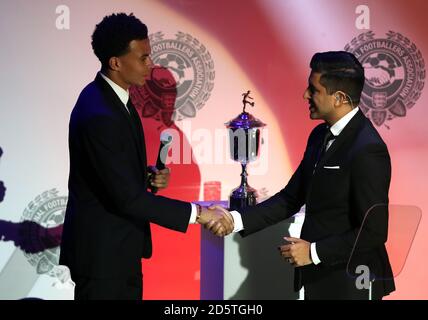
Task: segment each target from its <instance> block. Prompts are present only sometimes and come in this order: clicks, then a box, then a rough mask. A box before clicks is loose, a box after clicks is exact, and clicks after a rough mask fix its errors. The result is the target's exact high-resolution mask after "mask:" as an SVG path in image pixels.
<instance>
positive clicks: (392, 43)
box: [345, 31, 425, 128]
mask: <svg viewBox="0 0 428 320" xmlns="http://www.w3.org/2000/svg"><path fill="white" fill-rule="evenodd" d="M345 50H346V51H348V52H351V53H353V54H354V55H355V56H356V57H357V58H358V60H359V61H360V62H361V64H362V65H363V67H364V72H365V77H366V81H365V85H364V89H363V92H362V95H361V101H360V105H359V107H360V108H361V110H362V111H363V112H364V113H365V114H366V116H367V117H368V118H370V119H371V120H372V122H373V123H375V124H376V125H377V126H381V125H385V126H386V127H387V128H389V127H388V126H387V125H386V123H385V122H386V121H389V120H392V119H394V118H395V117H404V116H406V113H407V109H410V108H411V107H413V105H414V104H415V103H416V101H417V100H418V98H419V97H420V95H421V92H422V89H423V87H424V83H425V80H424V79H425V62H424V59H423V57H422V54H421V52H420V51H419V50H418V49H417V48H416V45H415V44H414V43H412V42H411V41H410V40H409V39H408V38H406V37H404V36H403V35H401V34H400V33H397V32H393V31H389V32H388V33H387V34H386V38H375V35H374V33H373V32H372V31H369V32H366V33H363V34H360V35H359V36H358V37H356V38H354V39H352V41H351V42H350V43H348V44H347V45H346V46H345Z"/></svg>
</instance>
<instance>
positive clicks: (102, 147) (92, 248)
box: [60, 13, 232, 299]
mask: <svg viewBox="0 0 428 320" xmlns="http://www.w3.org/2000/svg"><path fill="white" fill-rule="evenodd" d="M92 48H93V50H94V53H95V55H96V56H97V57H98V59H99V60H100V62H101V71H100V72H99V73H98V74H97V76H96V78H95V80H94V81H93V82H91V83H90V84H88V85H87V86H86V87H85V88H84V89H83V91H82V92H81V94H80V96H79V98H78V100H77V102H76V105H75V106H74V109H73V111H72V113H71V117H70V125H69V151H70V175H69V183H68V187H69V198H68V203H67V210H66V214H65V221H64V229H63V234H62V241H61V255H60V264H64V265H66V266H68V267H69V269H70V272H71V277H72V279H73V281H74V282H75V283H76V287H75V298H76V299H141V298H142V273H141V258H142V257H144V258H149V257H150V256H151V255H152V242H151V233H150V223H156V224H158V225H160V226H163V227H165V228H169V229H172V230H176V231H180V232H186V230H187V227H188V225H189V223H200V224H206V223H207V222H208V221H215V220H218V219H220V218H222V217H225V213H224V212H222V211H221V210H218V209H213V210H210V209H208V208H204V207H201V206H199V205H197V204H191V203H187V202H183V201H179V200H173V199H169V198H166V197H162V196H157V195H154V194H152V193H151V192H149V191H148V189H147V188H148V186H149V184H151V185H152V186H154V187H157V188H159V189H162V188H165V187H166V186H167V185H168V180H169V170H168V169H165V170H162V171H159V172H157V173H155V176H154V178H153V179H152V180H150V181H149V180H148V170H147V163H146V146H145V141H144V131H143V127H142V124H141V121H140V118H139V116H138V114H137V111H136V109H135V108H134V106H133V105H132V103H131V100H130V99H129V91H128V89H129V87H130V86H131V85H139V86H142V85H143V84H144V82H145V79H146V77H147V76H148V75H149V73H150V70H151V68H152V61H151V59H150V54H151V48H150V42H149V39H148V37H147V27H146V26H145V25H144V24H143V23H142V22H141V21H140V20H138V19H137V18H136V17H135V16H134V15H132V14H130V15H126V14H124V13H120V14H113V15H110V16H107V17H104V19H103V20H102V21H101V22H100V23H99V24H98V25H97V26H96V28H95V31H94V33H93V35H92ZM225 218H226V220H228V221H229V226H227V227H226V228H224V229H223V231H220V233H222V232H223V233H224V232H230V231H231V226H232V222H231V217H230V216H227V215H226V217H225Z"/></svg>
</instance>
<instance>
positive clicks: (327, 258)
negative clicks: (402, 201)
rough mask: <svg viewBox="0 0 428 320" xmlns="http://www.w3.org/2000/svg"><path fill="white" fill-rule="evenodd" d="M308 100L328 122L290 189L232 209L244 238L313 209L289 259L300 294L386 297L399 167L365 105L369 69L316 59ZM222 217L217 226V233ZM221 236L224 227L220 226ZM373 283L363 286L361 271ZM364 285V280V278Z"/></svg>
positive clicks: (336, 58)
mask: <svg viewBox="0 0 428 320" xmlns="http://www.w3.org/2000/svg"><path fill="white" fill-rule="evenodd" d="M310 67H311V69H312V71H311V74H310V77H309V85H308V88H307V89H306V91H305V93H304V99H306V100H307V101H308V102H309V114H310V118H311V119H314V120H318V119H319V120H323V121H324V123H322V124H319V125H318V126H317V127H315V129H314V130H313V131H312V133H311V134H310V136H309V139H308V143H307V147H306V151H305V153H304V156H303V159H302V161H301V163H300V165H299V167H298V168H297V170H296V172H295V173H294V174H293V176H292V177H291V179H290V181H289V182H288V184H287V185H286V186H285V188H284V189H282V190H281V191H280V192H278V193H277V194H275V195H274V196H273V197H271V198H270V199H268V200H266V201H264V202H262V203H260V204H258V205H256V206H254V207H250V208H245V209H243V210H240V211H241V212H240V213H238V212H236V211H235V212H233V211H232V212H231V213H232V215H233V219H234V222H235V226H234V231H235V232H236V231H240V232H241V234H242V235H243V236H247V235H249V234H252V233H254V232H257V231H259V230H261V229H263V228H265V227H268V226H270V225H272V224H275V223H277V222H279V221H282V220H284V219H287V218H289V217H291V216H292V215H293V214H295V213H297V212H298V211H299V210H300V208H301V207H302V206H303V205H304V204H306V217H305V222H304V224H303V227H302V230H301V236H300V239H297V238H288V241H289V243H288V244H286V245H283V246H281V247H280V251H281V254H282V256H283V257H284V258H285V259H286V260H287V261H288V262H289V263H291V264H292V265H293V266H295V267H296V268H295V289H296V290H299V289H300V288H301V287H302V286H304V289H305V298H306V299H369V298H371V299H381V298H382V297H383V296H385V295H387V294H389V293H390V292H392V291H394V290H395V286H394V280H393V275H392V271H391V266H390V263H389V259H388V254H387V252H386V249H385V242H386V240H387V234H388V190H389V184H390V179H391V163H390V157H389V153H388V149H387V147H386V145H385V143H384V142H383V140H382V138H381V137H380V135H379V134H378V132H377V131H376V129H375V128H374V126H373V125H372V123H371V122H370V121H369V120H368V119H367V118H366V117H365V116H364V114H363V113H362V111H361V110H360V109H359V108H358V104H359V102H360V97H361V92H362V90H363V86H364V69H363V67H362V65H361V64H360V62H359V61H358V59H357V58H356V57H355V56H354V55H352V54H351V53H348V52H343V51H340V52H324V53H317V54H315V55H314V56H313V58H312V60H311V63H310ZM221 226H222V224H221V220H220V221H218V222H216V223H214V222H213V223H211V224H209V226H208V227H209V228H210V229H211V230H212V231H213V232H217V231H218V229H217V228H221ZM219 230H220V231H221V229H219ZM358 266H362V267H367V268H368V269H366V270H369V272H370V276H369V277H368V279H369V280H370V281H368V282H369V285H368V286H367V285H357V282H359V281H360V280H361V279H360V280H359V279H357V278H356V276H358V274H357V273H358V272H357V273H356V271H357V267H358ZM360 282H361V281H360Z"/></svg>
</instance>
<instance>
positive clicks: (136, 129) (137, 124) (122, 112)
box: [95, 74, 147, 176]
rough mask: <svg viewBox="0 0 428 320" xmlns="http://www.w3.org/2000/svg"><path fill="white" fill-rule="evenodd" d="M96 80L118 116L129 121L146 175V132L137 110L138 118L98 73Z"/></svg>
mask: <svg viewBox="0 0 428 320" xmlns="http://www.w3.org/2000/svg"><path fill="white" fill-rule="evenodd" d="M95 82H96V83H97V85H98V86H99V87H100V88H101V91H102V92H103V94H104V96H105V98H106V101H107V103H108V104H109V105H110V106H111V108H112V109H113V111H114V112H115V113H117V114H118V116H120V117H121V118H122V119H123V121H126V122H127V125H128V126H129V129H130V130H131V135H132V137H133V140H134V143H135V144H136V147H137V151H138V156H139V158H140V161H141V164H142V166H143V173H144V176H146V169H147V168H146V167H147V159H146V150H145V141H144V132H143V128H142V125H141V121H140V119H139V117H138V113H137V111H136V110H135V109H134V110H133V112H135V113H136V117H138V120H137V119H133V118H132V117H135V115H134V116H133V115H132V114H130V113H128V111H127V110H126V109H125V106H124V105H123V103H122V101H121V100H120V99H119V97H118V96H117V94H116V93H115V92H114V90H113V89H112V88H111V87H110V85H109V84H108V83H107V82H106V81H105V80H104V79H103V78H102V77H101V75H100V74H97V76H96V78H95ZM129 99H131V97H129ZM129 101H130V100H129ZM129 104H131V107H132V108H134V106H133V105H132V103H129ZM130 112H131V110H130Z"/></svg>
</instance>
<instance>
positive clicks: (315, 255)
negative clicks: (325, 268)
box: [311, 242, 321, 264]
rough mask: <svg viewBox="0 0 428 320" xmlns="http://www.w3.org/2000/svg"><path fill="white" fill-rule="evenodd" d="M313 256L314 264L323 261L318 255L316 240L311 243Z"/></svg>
mask: <svg viewBox="0 0 428 320" xmlns="http://www.w3.org/2000/svg"><path fill="white" fill-rule="evenodd" d="M311 258H312V262H313V263H314V264H319V263H321V260H320V258H319V257H318V254H317V247H316V242H312V243H311Z"/></svg>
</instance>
